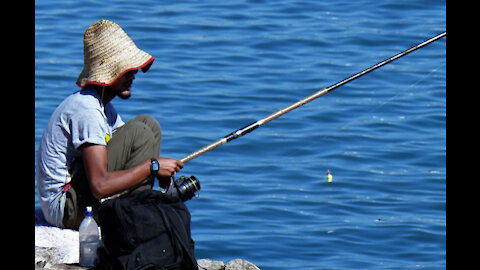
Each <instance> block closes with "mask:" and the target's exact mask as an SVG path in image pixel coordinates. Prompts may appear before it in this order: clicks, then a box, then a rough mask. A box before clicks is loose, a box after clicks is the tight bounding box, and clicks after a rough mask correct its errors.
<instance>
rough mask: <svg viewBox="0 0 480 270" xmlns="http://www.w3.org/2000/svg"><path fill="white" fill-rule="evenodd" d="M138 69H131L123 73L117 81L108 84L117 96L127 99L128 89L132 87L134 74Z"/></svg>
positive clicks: (129, 93) (128, 96)
mask: <svg viewBox="0 0 480 270" xmlns="http://www.w3.org/2000/svg"><path fill="white" fill-rule="evenodd" d="M137 72H138V70H131V71H129V72H127V73H125V74H124V75H123V76H122V77H121V78H120V79H119V80H118V81H117V83H115V84H113V85H112V86H110V87H111V88H112V89H113V90H114V92H115V93H116V94H117V96H118V97H119V98H121V99H128V98H130V96H131V92H130V89H131V88H132V83H133V80H135V74H137Z"/></svg>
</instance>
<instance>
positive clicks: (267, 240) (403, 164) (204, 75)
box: [35, 0, 446, 270]
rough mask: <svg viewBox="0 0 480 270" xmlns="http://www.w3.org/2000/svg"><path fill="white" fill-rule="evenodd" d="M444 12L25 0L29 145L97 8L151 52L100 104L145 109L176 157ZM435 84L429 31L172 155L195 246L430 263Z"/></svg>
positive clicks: (430, 8)
mask: <svg viewBox="0 0 480 270" xmlns="http://www.w3.org/2000/svg"><path fill="white" fill-rule="evenodd" d="M445 16H446V8H445V1H433V0H432V1H391V0H383V1H372V0H358V1H341V0H338V1H313V0H312V1H299V0H290V1H286V0H285V1H240V0H236V1H213V0H212V1H153V0H150V1H95V0H90V1H85V0H83V1H80V0H77V1H65V0H62V1H60V0H56V1H54V0H51V1H35V158H36V155H37V149H38V145H39V142H40V140H41V136H42V133H43V130H44V127H45V125H46V123H47V121H48V119H49V117H50V115H51V114H52V112H53V110H54V109H55V107H56V106H57V105H58V104H59V103H60V102H61V101H62V100H63V99H64V98H65V97H67V96H68V95H69V94H71V93H72V92H74V91H76V90H77V86H76V85H75V81H76V79H77V76H78V74H79V73H80V71H81V70H82V67H83V32H84V31H85V29H86V28H87V27H88V26H89V25H90V24H91V23H93V22H94V21H97V20H99V19H109V20H113V21H115V22H117V23H118V24H120V25H121V26H122V27H123V28H124V30H125V31H126V32H127V33H128V34H129V35H130V36H131V37H132V39H133V40H134V41H135V43H136V44H137V46H138V47H140V48H141V49H143V50H145V51H147V52H149V53H150V54H152V55H153V56H155V58H156V60H155V62H154V64H153V66H152V68H151V69H150V70H149V72H148V73H145V74H143V73H138V74H137V78H136V80H135V83H134V86H133V89H132V98H131V99H130V100H127V101H123V100H114V101H113V104H114V105H115V106H116V108H117V110H118V111H119V112H120V113H121V115H122V117H123V118H124V120H129V119H131V118H133V117H134V116H136V115H138V114H141V113H148V114H150V115H152V116H153V117H155V118H156V119H158V121H159V122H160V123H161V125H162V129H163V144H162V155H164V156H168V157H174V158H178V159H180V158H183V157H184V156H186V155H188V154H190V153H191V152H193V151H195V150H198V149H199V148H201V147H203V146H204V145H207V144H209V143H211V142H213V141H215V140H217V139H219V138H221V137H223V136H224V135H226V134H228V133H230V132H232V131H233V130H236V129H237V128H240V127H243V126H245V125H247V124H249V123H251V122H253V121H256V120H258V119H261V118H263V117H265V116H267V115H269V114H270V113H273V112H275V111H276V110H279V109H281V108H283V107H285V106H288V105H290V104H291V103H293V102H295V101H297V100H299V99H300V98H303V97H306V96H308V95H311V94H313V93H314V92H316V91H318V90H320V89H322V88H324V87H328V86H330V85H332V84H334V83H336V82H337V81H340V80H342V79H344V78H346V77H348V76H350V75H352V74H354V73H356V72H359V71H361V70H363V69H365V68H367V67H369V66H371V65H373V64H375V63H377V62H379V61H381V60H383V59H385V58H387V57H390V56H392V55H394V54H396V53H398V52H400V51H402V50H405V49H407V48H409V47H411V46H413V45H415V44H417V43H420V42H422V41H424V40H426V39H428V38H430V37H432V36H434V35H437V34H439V33H441V32H443V31H445V29H446V18H445ZM445 97H446V38H443V39H441V40H439V41H437V42H435V43H433V44H430V45H428V46H427V47H424V48H422V49H420V50H418V51H415V52H413V53H412V54H410V55H408V56H405V57H403V58H401V59H399V60H397V61H395V62H393V63H390V64H388V65H386V66H384V67H382V68H381V69H378V70H376V71H374V72H372V73H370V74H368V75H365V76H363V77H361V78H359V79H357V80H355V81H353V82H351V83H349V84H347V85H345V86H342V87H340V88H338V89H336V90H335V91H333V92H331V93H329V94H327V95H325V96H322V97H321V98H319V99H317V100H315V101H313V102H311V103H308V104H306V105H304V106H303V107H300V108H299V109H296V110H294V111H292V112H290V113H288V114H286V115H284V116H282V117H281V118H278V119H276V120H274V121H272V122H270V123H268V124H267V125H265V126H262V127H261V128H259V129H257V130H255V131H254V132H252V133H251V134H248V135H246V136H245V137H242V138H240V139H237V140H235V141H232V142H230V143H228V144H226V145H224V146H222V147H220V148H217V149H215V150H214V151H212V152H209V153H207V154H204V155H202V156H200V157H198V158H196V159H193V160H192V161H190V162H188V163H186V165H185V168H184V170H183V171H182V172H181V173H182V174H184V175H195V176H196V177H197V178H199V179H200V181H201V185H202V190H201V192H200V197H198V198H194V199H193V200H191V201H189V202H188V206H189V209H190V211H191V213H192V234H193V238H194V239H195V241H196V251H195V252H196V257H197V258H212V259H216V260H223V261H229V260H231V259H235V258H243V259H246V260H249V261H252V262H254V263H255V264H256V265H258V266H259V267H260V268H261V269H262V270H273V269H412V268H415V269H417V268H420V269H444V268H445V263H446V240H445V239H446V238H445V237H446V212H445V211H446V210H445V209H446V204H445V200H446V195H445V194H446V190H445V186H446V167H445V159H446V134H445V131H446V130H445V126H446V98H445ZM327 170H330V171H331V173H332V175H333V182H331V183H328V182H327V178H326V172H327ZM35 196H37V195H35ZM35 204H36V206H38V200H37V199H36V200H35Z"/></svg>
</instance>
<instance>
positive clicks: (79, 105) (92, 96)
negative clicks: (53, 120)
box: [65, 89, 101, 109]
mask: <svg viewBox="0 0 480 270" xmlns="http://www.w3.org/2000/svg"><path fill="white" fill-rule="evenodd" d="M65 103H66V104H68V105H71V106H73V108H74V109H87V108H91V109H99V108H101V106H100V100H99V99H98V95H97V93H96V92H95V91H90V90H85V89H83V90H81V91H77V92H75V93H73V94H71V95H70V96H69V97H68V98H67V99H66V100H65Z"/></svg>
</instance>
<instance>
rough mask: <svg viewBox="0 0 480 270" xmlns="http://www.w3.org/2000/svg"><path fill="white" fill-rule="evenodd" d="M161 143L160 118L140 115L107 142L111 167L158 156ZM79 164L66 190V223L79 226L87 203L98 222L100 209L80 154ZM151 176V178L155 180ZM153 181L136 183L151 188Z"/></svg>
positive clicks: (137, 162)
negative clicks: (158, 119) (70, 184)
mask: <svg viewBox="0 0 480 270" xmlns="http://www.w3.org/2000/svg"><path fill="white" fill-rule="evenodd" d="M161 143H162V131H161V128H160V125H159V124H158V122H157V121H156V120H155V119H153V118H152V117H150V116H148V115H140V116H137V117H135V118H133V119H131V120H130V121H128V122H127V123H125V125H123V126H122V127H120V128H119V129H118V130H117V131H115V133H114V134H113V136H112V139H111V140H110V141H109V142H108V143H107V153H108V171H119V170H126V169H129V168H131V167H133V166H135V165H138V164H140V163H142V162H144V161H145V160H150V159H151V158H154V157H158V156H159V154H160V147H161ZM74 162H76V163H78V164H76V165H77V166H80V167H79V169H78V170H77V172H76V173H75V174H74V175H73V177H72V186H71V187H70V188H69V189H68V191H67V193H66V195H67V196H66V198H67V200H66V202H65V209H64V215H63V225H64V226H65V227H66V228H69V229H74V230H78V228H79V226H80V223H81V222H82V220H83V218H84V217H85V211H86V207H87V206H92V208H93V213H94V215H93V216H94V218H95V220H96V222H97V223H98V215H97V211H96V210H97V209H98V206H99V205H100V203H99V201H98V200H97V199H95V198H94V197H93V195H92V192H91V190H90V186H89V183H88V179H87V177H86V174H85V170H84V169H83V165H82V164H81V163H82V160H81V158H80V159H77V160H75V161H74ZM153 179H154V178H153V177H152V178H151V179H148V180H153ZM152 186H153V181H148V184H147V185H143V186H141V187H137V188H140V189H143V188H152Z"/></svg>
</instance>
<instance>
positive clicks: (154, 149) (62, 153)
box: [36, 20, 183, 230]
mask: <svg viewBox="0 0 480 270" xmlns="http://www.w3.org/2000/svg"><path fill="white" fill-rule="evenodd" d="M153 61H154V57H152V56H151V55H149V54H148V53H146V52H144V51H142V50H140V49H138V48H137V46H136V45H135V44H134V42H133V41H132V40H131V39H130V37H129V36H128V35H127V34H126V33H125V32H124V31H123V29H122V28H121V27H120V26H119V25H118V24H116V23H114V22H111V21H107V20H100V21H98V22H95V23H93V24H92V25H91V26H90V27H89V28H88V29H87V30H86V31H85V34H84V67H83V71H82V72H81V73H80V75H79V77H78V79H77V82H76V83H77V85H78V86H79V87H80V88H81V90H79V91H77V92H75V93H73V94H72V95H70V96H69V97H67V98H66V99H65V100H64V101H63V102H62V103H61V104H60V105H59V106H58V107H57V108H56V110H55V111H54V112H53V114H52V116H51V118H50V120H49V122H48V124H47V127H46V129H45V131H44V134H43V137H42V141H41V143H40V146H39V149H38V157H37V172H36V173H37V175H36V180H37V188H38V195H39V200H40V204H41V209H42V212H43V214H44V216H45V219H46V220H47V221H48V223H50V224H51V225H54V226H57V227H60V228H70V229H76V230H78V227H79V225H80V223H81V221H82V220H83V218H84V216H85V208H86V206H87V205H90V206H92V207H93V210H94V217H95V218H96V220H97V222H98V217H97V215H96V209H97V208H98V206H99V200H100V199H101V198H105V197H108V196H111V195H114V194H118V193H121V192H123V191H126V190H132V189H143V188H151V187H152V186H153V181H154V179H155V177H158V179H159V180H162V179H164V180H166V179H170V177H172V176H173V175H174V174H175V173H176V172H178V171H179V170H181V169H182V168H183V163H182V162H180V161H178V160H175V159H172V158H166V157H159V153H160V146H161V135H162V134H161V129H160V125H159V124H158V122H157V121H156V120H155V119H153V118H152V117H150V116H148V115H140V116H138V117H135V118H133V119H131V120H130V121H127V122H126V123H124V122H123V121H122V118H121V117H120V115H119V114H118V113H117V111H116V110H115V108H114V107H113V105H112V104H111V103H110V101H111V100H112V99H113V98H115V97H119V98H121V99H128V98H129V97H130V96H131V87H132V82H133V80H134V79H135V75H136V74H137V72H138V70H139V69H141V70H142V71H143V72H147V70H148V69H149V68H150V66H151V65H152V63H153ZM158 165H159V169H158ZM162 185H163V184H162Z"/></svg>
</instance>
